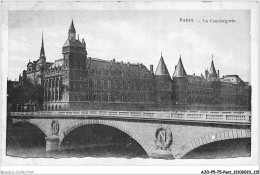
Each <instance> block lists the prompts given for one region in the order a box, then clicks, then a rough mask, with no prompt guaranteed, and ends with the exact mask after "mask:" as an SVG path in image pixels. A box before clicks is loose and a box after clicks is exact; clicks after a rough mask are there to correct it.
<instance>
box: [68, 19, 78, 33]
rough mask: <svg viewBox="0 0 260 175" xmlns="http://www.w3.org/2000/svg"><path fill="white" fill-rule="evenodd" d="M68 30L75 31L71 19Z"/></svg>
mask: <svg viewBox="0 0 260 175" xmlns="http://www.w3.org/2000/svg"><path fill="white" fill-rule="evenodd" d="M69 31H70V32H74V33H76V30H75V27H74V24H73V20H72V21H71V24H70V28H69Z"/></svg>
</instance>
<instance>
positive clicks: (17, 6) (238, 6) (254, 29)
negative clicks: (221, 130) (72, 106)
mask: <svg viewBox="0 0 260 175" xmlns="http://www.w3.org/2000/svg"><path fill="white" fill-rule="evenodd" d="M1 8H2V9H1V10H2V14H1V29H2V35H1V39H2V40H1V41H2V42H1V45H2V53H1V58H2V59H1V62H0V66H1V82H2V83H1V99H2V102H1V108H0V109H1V113H2V117H1V126H2V127H1V165H2V166H3V167H2V168H4V169H8V168H11V167H8V166H20V167H24V166H28V165H29V166H30V167H29V169H33V167H32V166H37V165H41V166H42V165H45V166H49V165H52V166H54V165H55V166H56V165H63V166H65V165H84V166H85V165H88V167H80V168H78V169H79V171H73V172H74V173H75V172H77V173H82V172H83V171H84V172H86V171H87V172H88V170H91V169H92V170H91V172H92V173H96V172H97V171H98V172H99V173H106V171H107V170H106V169H107V168H105V167H104V169H103V168H98V167H96V166H95V167H94V168H93V167H89V166H94V165H99V166H103V165H124V166H127V165H138V166H139V165H145V166H150V165H160V166H162V165H170V166H174V167H165V168H162V169H160V172H164V169H168V171H170V172H176V171H175V170H176V168H177V167H176V168H175V166H183V165H185V166H187V165H189V166H190V167H191V166H202V165H203V166H227V165H229V166H235V167H240V166H241V165H242V166H245V165H247V166H257V165H258V164H259V109H258V107H259V59H258V58H259V50H258V48H259V3H258V2H256V1H251V2H204V3H203V2H73V1H66V2H51V1H50V2H32V1H27V2H7V1H4V2H2V6H1ZM57 9H58V10H251V85H252V94H253V95H252V118H253V119H252V121H253V122H252V157H250V158H237V159H217V160H201V159H195V160H156V159H155V160H154V159H115V158H84V159H82V158H69V159H68V158H62V159H50V158H48V159H47V158H37V159H33V158H27V159H23V158H13V157H8V156H5V131H6V124H5V123H6V118H5V116H6V80H7V72H8V11H9V10H57ZM254 116H256V117H254ZM31 165H32V166H31ZM190 167H189V168H190ZM71 168H72V167H71ZM122 168H123V167H119V168H118V170H119V172H123V173H133V172H134V171H133V169H132V168H131V167H126V169H127V171H125V170H126V169H122ZM189 168H187V167H182V168H180V167H179V170H178V173H181V172H184V171H185V172H190V171H189ZM196 168H197V167H195V168H194V167H192V169H196ZM227 168H228V167H227ZM251 168H252V167H251ZM34 169H35V168H34ZM54 169H55V168H54ZM58 169H59V173H62V174H63V173H64V174H65V173H66V172H67V173H68V172H70V170H68V169H70V168H68V167H64V168H58ZM73 169H75V168H73ZM102 169H103V170H104V171H103V170H102ZM108 169H109V168H108ZM131 169H132V170H131ZM147 169H150V170H152V171H153V172H155V173H157V171H156V170H154V168H151V167H148V168H147ZM172 169H175V170H174V171H172ZM177 169H178V168H177ZM200 169H203V168H200ZM205 169H208V167H207V168H206V167H205ZM240 169H241V167H240ZM100 170H101V171H100ZM121 170H122V171H121ZM128 170H129V171H128ZM183 170H184V171H183ZM190 170H191V169H190ZM168 171H167V172H168ZM35 172H50V171H49V169H48V168H45V167H39V169H37V170H36V169H35ZM148 172H150V171H149V170H148ZM160 172H159V173H160ZM150 173H152V172H150Z"/></svg>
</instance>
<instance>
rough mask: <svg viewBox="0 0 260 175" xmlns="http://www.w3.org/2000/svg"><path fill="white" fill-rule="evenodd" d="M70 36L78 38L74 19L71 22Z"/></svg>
mask: <svg viewBox="0 0 260 175" xmlns="http://www.w3.org/2000/svg"><path fill="white" fill-rule="evenodd" d="M68 38H69V39H72V40H75V39H76V30H75V27H74V24H73V20H72V21H71V24H70V28H69V33H68Z"/></svg>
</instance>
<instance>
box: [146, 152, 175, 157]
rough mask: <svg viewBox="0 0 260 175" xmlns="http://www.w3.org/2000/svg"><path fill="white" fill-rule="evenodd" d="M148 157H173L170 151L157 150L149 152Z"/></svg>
mask: <svg viewBox="0 0 260 175" xmlns="http://www.w3.org/2000/svg"><path fill="white" fill-rule="evenodd" d="M149 157H150V158H153V159H174V156H173V155H172V153H171V152H170V151H165V150H157V151H156V152H152V153H149Z"/></svg>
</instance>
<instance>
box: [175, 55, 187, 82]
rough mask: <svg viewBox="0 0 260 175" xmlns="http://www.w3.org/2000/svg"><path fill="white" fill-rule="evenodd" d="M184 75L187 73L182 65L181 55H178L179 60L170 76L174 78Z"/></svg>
mask: <svg viewBox="0 0 260 175" xmlns="http://www.w3.org/2000/svg"><path fill="white" fill-rule="evenodd" d="M184 76H187V73H186V71H185V69H184V67H183V64H182V60H181V56H180V59H179V62H178V64H177V66H176V67H175V70H174V73H173V76H172V77H173V78H174V77H184Z"/></svg>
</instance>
